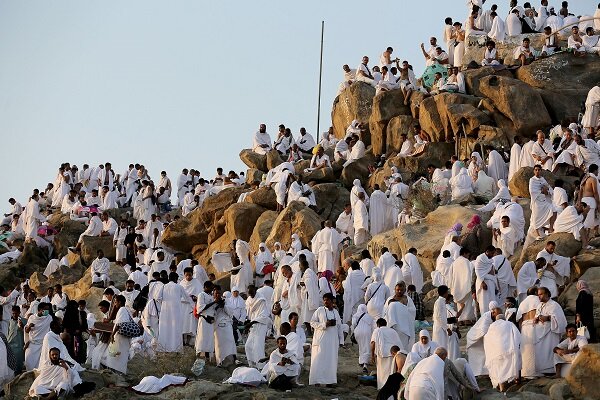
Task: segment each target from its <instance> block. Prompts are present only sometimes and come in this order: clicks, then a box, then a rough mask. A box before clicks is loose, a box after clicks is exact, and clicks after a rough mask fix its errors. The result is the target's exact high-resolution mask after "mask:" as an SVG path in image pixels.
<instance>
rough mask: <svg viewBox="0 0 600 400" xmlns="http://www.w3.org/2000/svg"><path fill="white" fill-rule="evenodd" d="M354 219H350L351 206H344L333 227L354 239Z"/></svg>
mask: <svg viewBox="0 0 600 400" xmlns="http://www.w3.org/2000/svg"><path fill="white" fill-rule="evenodd" d="M353 221H354V219H353V217H352V206H351V205H350V204H345V205H344V211H342V212H341V213H340V215H339V217H338V219H337V220H336V221H335V227H336V229H338V230H339V231H340V233H342V234H343V235H346V236H349V237H351V238H353V237H354V222H353Z"/></svg>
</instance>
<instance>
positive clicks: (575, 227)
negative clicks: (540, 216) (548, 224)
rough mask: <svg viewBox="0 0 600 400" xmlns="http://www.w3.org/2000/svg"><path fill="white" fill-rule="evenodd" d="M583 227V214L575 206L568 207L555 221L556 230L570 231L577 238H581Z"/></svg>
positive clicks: (557, 231)
mask: <svg viewBox="0 0 600 400" xmlns="http://www.w3.org/2000/svg"><path fill="white" fill-rule="evenodd" d="M590 212H595V210H590ZM583 227H584V225H583V215H581V214H579V213H578V212H577V209H576V208H575V207H574V206H568V207H566V208H565V209H564V210H563V211H562V212H561V213H560V214H558V217H556V221H554V232H556V233H559V232H564V233H570V234H572V235H573V237H574V238H575V240H581V230H582V229H583Z"/></svg>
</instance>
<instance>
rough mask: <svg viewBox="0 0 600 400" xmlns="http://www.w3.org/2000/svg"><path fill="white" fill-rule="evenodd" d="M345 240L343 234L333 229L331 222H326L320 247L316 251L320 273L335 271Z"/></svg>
mask: <svg viewBox="0 0 600 400" xmlns="http://www.w3.org/2000/svg"><path fill="white" fill-rule="evenodd" d="M343 238H344V236H343V235H342V234H340V233H339V232H338V231H337V230H335V229H334V228H332V226H331V221H329V220H327V221H325V226H324V227H323V229H322V230H321V231H320V234H319V240H318V245H317V246H316V247H315V249H314V253H315V255H316V256H317V260H318V262H317V264H318V268H319V269H318V272H325V271H331V272H334V271H335V265H337V263H336V262H337V261H338V260H339V250H340V244H341V243H342V240H343ZM313 240H314V239H313Z"/></svg>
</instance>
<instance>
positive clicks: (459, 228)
mask: <svg viewBox="0 0 600 400" xmlns="http://www.w3.org/2000/svg"><path fill="white" fill-rule="evenodd" d="M462 228H463V225H462V224H461V223H460V222H457V223H455V224H454V225H452V228H450V230H449V231H448V233H453V232H458V233H460V232H461V231H462Z"/></svg>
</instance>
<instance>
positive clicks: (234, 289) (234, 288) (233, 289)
mask: <svg viewBox="0 0 600 400" xmlns="http://www.w3.org/2000/svg"><path fill="white" fill-rule="evenodd" d="M239 291H240V289H238V287H237V286H234V287H232V288H231V293H233V292H239ZM225 293H229V292H225Z"/></svg>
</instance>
